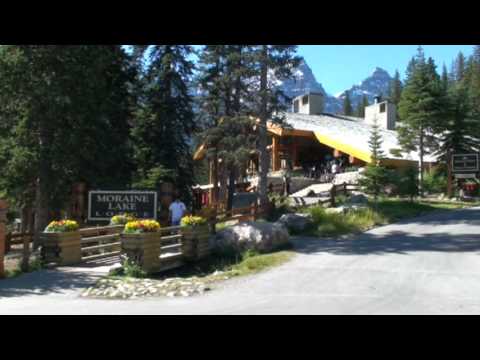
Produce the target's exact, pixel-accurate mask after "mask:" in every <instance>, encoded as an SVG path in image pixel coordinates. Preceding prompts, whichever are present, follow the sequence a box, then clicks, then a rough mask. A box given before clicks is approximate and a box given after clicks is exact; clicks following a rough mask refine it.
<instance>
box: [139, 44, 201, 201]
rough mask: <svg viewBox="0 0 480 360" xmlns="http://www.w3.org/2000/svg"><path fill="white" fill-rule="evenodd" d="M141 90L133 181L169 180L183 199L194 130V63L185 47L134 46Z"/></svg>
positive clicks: (187, 185) (186, 196)
mask: <svg viewBox="0 0 480 360" xmlns="http://www.w3.org/2000/svg"><path fill="white" fill-rule="evenodd" d="M134 52H135V53H136V54H137V56H138V58H139V59H146V60H147V61H146V62H145V63H143V61H139V63H140V64H141V68H140V71H141V75H140V78H139V81H140V89H141V93H140V94H139V99H138V103H137V109H136V112H135V121H134V122H133V128H132V138H133V144H134V150H135V162H136V165H137V184H145V181H147V183H153V184H155V187H158V185H159V184H160V183H162V182H164V181H168V182H173V183H175V184H176V186H177V190H178V191H179V192H180V194H182V196H183V197H184V199H185V200H186V201H187V202H188V201H189V200H190V195H191V186H192V185H193V171H192V169H193V164H192V162H193V159H192V154H191V152H192V149H191V146H190V140H191V136H192V134H193V131H194V130H195V128H196V126H195V125H196V124H195V122H194V114H193V110H192V106H193V99H192V96H191V94H190V93H189V84H190V81H191V77H192V74H193V68H194V64H193V62H192V60H191V59H190V56H191V55H192V53H193V48H192V47H191V46H187V45H151V46H135V47H134Z"/></svg>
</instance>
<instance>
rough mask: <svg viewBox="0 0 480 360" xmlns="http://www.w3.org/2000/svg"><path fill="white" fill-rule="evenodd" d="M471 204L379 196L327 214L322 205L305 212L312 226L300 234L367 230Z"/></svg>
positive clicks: (330, 235)
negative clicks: (361, 205) (372, 201)
mask: <svg viewBox="0 0 480 360" xmlns="http://www.w3.org/2000/svg"><path fill="white" fill-rule="evenodd" d="M472 205H475V204H472V203H465V202H450V201H427V200H425V201H423V200H422V201H419V202H409V201H405V200H393V199H383V200H380V201H378V203H377V204H370V205H369V206H368V207H367V208H364V209H358V210H352V211H348V212H347V213H346V214H338V213H329V212H327V211H326V210H325V209H324V208H322V207H319V206H317V207H312V208H309V209H308V210H307V211H308V212H309V213H310V214H311V215H312V220H313V226H312V227H311V228H309V229H307V230H306V231H305V232H304V233H303V235H308V236H317V237H334V236H341V235H346V234H351V233H358V232H363V231H366V230H369V229H371V228H373V227H375V226H379V225H387V224H391V223H393V222H396V221H399V220H402V219H406V218H412V217H417V216H421V215H424V214H427V213H430V212H432V211H436V210H454V209H461V208H466V207H471V206H472Z"/></svg>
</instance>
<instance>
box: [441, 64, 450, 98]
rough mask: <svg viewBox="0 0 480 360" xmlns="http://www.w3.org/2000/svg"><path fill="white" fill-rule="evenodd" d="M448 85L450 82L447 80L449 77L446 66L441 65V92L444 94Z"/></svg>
mask: <svg viewBox="0 0 480 360" xmlns="http://www.w3.org/2000/svg"><path fill="white" fill-rule="evenodd" d="M449 85H450V80H449V76H448V71H447V66H446V65H445V64H443V68H442V88H443V91H445V92H446V91H447V90H448V87H449Z"/></svg>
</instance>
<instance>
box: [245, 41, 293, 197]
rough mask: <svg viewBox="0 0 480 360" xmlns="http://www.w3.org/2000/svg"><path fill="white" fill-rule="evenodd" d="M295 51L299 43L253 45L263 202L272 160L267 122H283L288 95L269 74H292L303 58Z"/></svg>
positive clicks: (286, 76)
mask: <svg viewBox="0 0 480 360" xmlns="http://www.w3.org/2000/svg"><path fill="white" fill-rule="evenodd" d="M296 51H297V47H296V46H293V45H258V46H255V47H253V49H252V59H253V62H252V65H253V66H252V69H254V70H256V76H257V79H258V80H259V87H258V89H257V91H254V92H253V94H254V95H255V96H254V97H253V99H254V101H256V100H255V99H256V98H257V97H258V101H256V106H255V112H254V114H256V115H257V116H258V119H259V124H258V143H257V145H258V148H257V149H258V153H259V156H260V179H259V196H260V204H261V205H262V206H264V205H266V204H267V202H268V197H267V179H268V170H269V163H270V161H269V154H268V150H267V143H268V134H267V122H268V121H269V120H271V121H274V122H282V120H283V119H282V117H281V116H279V114H280V113H281V111H284V110H286V108H287V105H286V103H285V101H284V100H285V98H286V97H285V95H284V94H283V92H282V91H281V90H280V89H279V88H278V87H276V86H275V85H274V84H273V82H272V81H269V76H270V74H272V75H273V76H274V77H275V78H277V79H289V78H291V77H292V76H293V71H294V69H295V68H296V67H297V66H298V65H299V63H300V61H301V58H300V57H298V56H296V55H295V53H296Z"/></svg>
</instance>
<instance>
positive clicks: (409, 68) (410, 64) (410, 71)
mask: <svg viewBox="0 0 480 360" xmlns="http://www.w3.org/2000/svg"><path fill="white" fill-rule="evenodd" d="M417 52H418V54H419V55H420V54H422V55H423V49H422V48H421V47H419V48H418V50H417ZM423 56H424V55H423ZM416 61H417V59H416V58H415V57H412V58H411V59H410V61H409V62H408V65H407V71H406V77H405V78H406V81H408V80H409V79H410V78H411V77H412V76H413V73H414V71H415V67H416Z"/></svg>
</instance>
